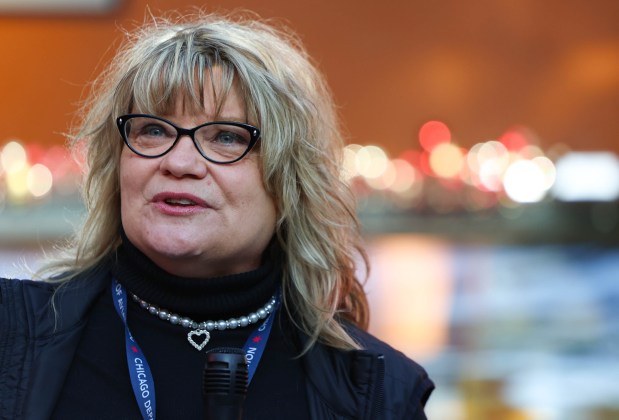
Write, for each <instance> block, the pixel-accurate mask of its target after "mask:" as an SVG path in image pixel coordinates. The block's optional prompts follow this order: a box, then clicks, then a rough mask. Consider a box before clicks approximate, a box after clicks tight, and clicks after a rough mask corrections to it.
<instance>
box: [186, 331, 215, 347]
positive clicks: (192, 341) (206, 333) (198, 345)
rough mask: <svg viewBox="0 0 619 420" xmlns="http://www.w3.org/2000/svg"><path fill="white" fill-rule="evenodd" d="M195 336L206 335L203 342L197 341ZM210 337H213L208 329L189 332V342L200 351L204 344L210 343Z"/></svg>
mask: <svg viewBox="0 0 619 420" xmlns="http://www.w3.org/2000/svg"><path fill="white" fill-rule="evenodd" d="M194 336H197V337H201V336H204V339H203V340H202V342H201V343H196V341H195V340H194V339H193V337H194ZM210 339H211V334H210V333H209V332H208V331H206V330H192V331H189V334H187V341H189V344H191V345H192V346H194V347H195V348H196V349H197V350H198V351H200V350H202V349H203V348H204V346H206V343H208V340H210Z"/></svg>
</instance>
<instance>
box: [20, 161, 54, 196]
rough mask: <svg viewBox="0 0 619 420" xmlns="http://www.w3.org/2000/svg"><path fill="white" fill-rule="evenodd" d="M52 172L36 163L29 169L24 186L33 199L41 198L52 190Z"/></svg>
mask: <svg viewBox="0 0 619 420" xmlns="http://www.w3.org/2000/svg"><path fill="white" fill-rule="evenodd" d="M52 183H53V177H52V172H51V171H50V170H49V169H48V168H47V166H45V165H42V164H40V163H37V164H35V165H33V166H32V168H30V170H29V171H28V174H27V175H26V185H27V188H28V191H29V192H30V194H32V195H33V196H34V197H42V196H44V195H46V194H47V193H49V191H50V190H51V189H52Z"/></svg>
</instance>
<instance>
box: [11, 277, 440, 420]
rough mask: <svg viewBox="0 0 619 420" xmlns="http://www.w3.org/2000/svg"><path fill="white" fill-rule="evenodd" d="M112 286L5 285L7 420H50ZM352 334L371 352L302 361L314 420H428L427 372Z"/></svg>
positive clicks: (91, 281)
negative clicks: (90, 318) (93, 315)
mask: <svg viewBox="0 0 619 420" xmlns="http://www.w3.org/2000/svg"><path fill="white" fill-rule="evenodd" d="M110 281H111V280H110V277H109V273H108V272H107V270H94V271H92V272H90V273H88V274H87V275H83V276H81V277H80V278H78V279H74V280H72V281H70V282H68V283H66V284H65V285H63V286H62V287H59V288H58V287H57V286H55V285H53V284H50V283H45V282H34V281H29V280H6V279H0V419H11V420H17V419H28V420H31V419H32V420H34V419H47V418H49V416H50V414H51V413H52V411H53V409H54V406H55V404H56V400H57V398H58V396H59V393H60V390H61V388H62V385H63V382H64V379H65V377H66V374H67V372H68V370H69V367H70V365H71V361H72V359H73V355H74V352H75V349H76V348H77V345H78V343H79V340H80V337H81V331H82V330H83V328H84V326H85V325H86V323H87V320H86V319H85V314H86V313H88V310H89V308H90V307H91V305H92V304H93V302H94V301H95V300H96V299H97V297H98V296H99V295H100V294H101V293H102V292H103V290H104V288H105V287H107V286H108V285H109V282H110ZM52 296H54V300H53V301H54V303H55V305H54V307H55V309H56V311H57V313H58V316H57V317H56V316H54V309H53V308H52V306H51V305H50V302H51V301H52V300H51V298H52ZM350 332H351V334H352V335H353V336H354V337H355V338H356V339H357V340H358V341H359V342H360V343H361V344H362V345H363V346H364V347H365V350H359V351H347V352H344V351H338V350H334V349H333V348H330V347H326V346H323V345H315V346H313V347H312V349H311V350H310V352H309V353H308V354H307V356H305V357H304V358H303V363H304V366H305V372H306V374H307V377H308V381H307V398H308V401H309V406H310V414H311V417H312V418H314V419H368V420H375V419H386V420H389V419H425V418H426V416H425V414H424V411H423V406H424V405H425V402H426V401H427V399H428V397H429V395H430V393H431V392H432V390H433V388H434V385H433V383H432V381H431V380H430V379H429V378H428V376H427V374H426V372H425V371H424V370H423V368H422V367H421V366H419V365H417V364H416V363H415V362H413V361H411V360H410V359H408V358H406V357H405V356H404V355H403V354H401V353H399V352H397V351H396V350H394V349H392V348H391V347H389V346H388V345H387V344H385V343H383V342H381V341H379V340H377V339H376V338H374V337H372V336H371V335H369V334H367V333H365V332H363V331H360V330H358V329H356V328H352V327H351V330H350Z"/></svg>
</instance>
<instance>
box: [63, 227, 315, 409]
mask: <svg viewBox="0 0 619 420" xmlns="http://www.w3.org/2000/svg"><path fill="white" fill-rule="evenodd" d="M275 254H276V253H275V252H273V249H271V250H270V251H267V254H266V255H265V258H264V264H263V265H262V266H261V267H259V268H258V269H256V270H254V271H250V272H247V273H242V274H235V275H231V276H225V277H218V278H211V279H189V278H181V277H177V276H173V275H171V274H169V273H166V272H164V271H163V270H161V269H160V268H158V267H157V266H156V265H155V264H153V263H152V262H151V261H150V260H149V259H148V258H147V257H146V256H144V255H143V254H142V253H141V252H140V251H139V250H137V249H136V248H135V247H134V246H133V245H132V244H131V243H130V242H129V241H128V240H127V239H126V237H124V238H123V245H122V246H121V247H120V248H119V249H118V250H117V253H116V255H115V256H114V257H113V258H112V259H111V262H110V288H108V289H107V290H106V292H105V293H103V294H102V295H101V297H100V298H99V299H98V300H97V301H96V303H95V305H94V306H93V308H92V310H91V312H90V315H89V317H88V320H86V321H85V322H87V325H86V328H85V330H84V334H83V336H82V339H81V341H80V344H79V346H78V348H77V350H76V354H75V357H74V359H73V363H72V365H71V369H70V370H69V373H68V376H67V379H66V381H65V384H64V387H63V390H62V393H61V395H60V396H59V399H58V403H57V405H56V408H55V411H54V415H53V418H54V419H81V418H88V419H120V418H122V419H140V418H141V414H140V411H139V409H138V406H137V403H136V400H135V397H134V395H133V389H132V387H131V382H130V379H129V373H128V367H127V361H126V354H125V335H124V334H125V330H124V326H123V323H122V321H121V319H120V318H119V316H118V315H117V313H116V311H115V309H114V305H113V301H112V293H111V280H112V276H115V277H116V278H117V279H118V281H119V282H120V283H122V284H123V285H124V286H125V288H126V290H127V292H128V293H133V294H135V295H137V296H139V297H140V298H141V299H143V300H145V301H147V302H149V303H151V304H153V305H157V306H158V307H160V308H162V309H166V310H168V311H170V312H173V313H176V314H179V315H181V316H184V317H189V318H191V319H193V320H195V321H197V322H200V321H205V320H220V319H229V318H232V317H240V316H243V315H247V314H249V313H250V312H254V311H256V310H257V309H258V308H261V307H262V306H264V304H265V303H267V302H268V301H269V299H270V297H271V296H272V295H273V293H274V291H275V290H276V288H277V286H278V284H279V282H280V277H281V275H280V269H279V264H278V259H277V256H276V255H275ZM283 312H284V311H283V310H280V311H278V313H277V315H278V316H277V317H276V318H275V322H274V324H273V329H272V331H271V335H270V337H269V341H268V344H267V347H266V350H265V352H264V354H263V356H262V359H261V360H260V363H259V365H258V368H257V370H256V374H255V376H254V378H253V380H252V382H251V384H250V386H249V390H248V394H247V398H246V400H245V404H244V410H243V419H256V420H257V419H267V418H268V419H292V418H294V419H305V418H308V414H307V409H306V407H307V400H306V395H305V384H304V375H303V371H302V367H301V363H300V362H299V360H298V359H297V358H296V356H298V353H299V349H298V347H297V346H295V345H294V340H293V339H292V338H291V337H292V334H290V331H289V330H290V328H291V327H290V323H289V322H285V321H283V319H282V318H283ZM127 319H128V325H129V328H130V330H131V333H132V334H133V337H134V338H135V339H136V341H137V342H138V343H139V345H140V347H141V349H142V351H143V352H144V355H145V357H146V358H147V360H148V363H149V365H150V368H151V371H152V375H153V377H154V382H155V390H156V403H157V418H159V419H164V420H165V419H200V420H202V419H204V410H203V406H202V384H201V381H202V372H203V368H204V363H205V352H206V351H208V350H209V349H212V348H215V347H238V348H242V347H243V345H244V344H245V341H246V340H247V337H248V336H249V334H250V333H251V332H252V331H253V330H254V329H255V328H256V324H254V325H250V326H248V327H245V328H237V329H234V330H225V331H212V332H211V338H210V341H209V342H208V344H207V346H206V347H205V348H204V349H203V350H202V351H197V350H196V349H195V348H193V347H192V346H191V345H190V344H189V342H188V341H187V333H188V331H189V330H188V329H186V328H183V327H182V326H180V325H173V324H171V323H169V322H167V321H163V320H161V319H159V318H158V317H156V316H153V315H151V314H150V313H149V312H148V311H147V310H145V309H143V308H142V307H141V306H139V304H137V303H136V302H134V301H133V299H131V298H129V299H128V308H127Z"/></svg>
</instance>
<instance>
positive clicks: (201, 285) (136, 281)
mask: <svg viewBox="0 0 619 420" xmlns="http://www.w3.org/2000/svg"><path fill="white" fill-rule="evenodd" d="M121 236H122V239H123V243H122V245H121V246H120V247H119V248H118V249H117V252H116V261H115V264H114V268H113V271H114V275H115V276H116V278H117V279H118V280H119V281H120V282H121V283H123V285H124V286H125V287H126V288H127V290H128V291H129V292H130V293H134V294H136V295H137V296H139V297H140V298H142V299H144V300H145V301H147V302H149V303H151V304H154V305H158V306H161V307H163V308H166V309H169V310H172V311H175V312H177V313H179V314H181V315H184V316H191V317H198V318H211V317H217V318H226V317H235V316H241V315H244V314H246V313H247V312H250V311H252V310H255V309H256V308H257V307H260V306H261V305H263V304H264V302H266V301H268V300H269V298H270V297H271V296H272V295H273V293H274V291H275V289H276V288H277V286H278V285H279V284H280V281H281V270H280V263H279V261H280V260H279V258H278V252H277V247H276V246H274V245H273V246H271V247H270V248H269V252H266V253H265V255H264V258H263V261H262V264H261V265H260V266H259V267H258V268H257V269H255V270H251V271H247V272H244V273H239V274H232V275H226V276H219V277H210V278H188V277H182V276H176V275H173V274H170V273H168V272H166V271H165V270H163V269H162V268H160V267H159V266H157V265H156V264H154V263H153V262H152V261H151V260H150V259H148V258H147V257H146V256H145V255H144V254H143V253H142V252H141V251H140V250H138V249H137V248H136V247H135V246H134V245H133V244H132V243H131V242H130V241H129V240H128V239H127V238H126V236H125V235H124V234H122V235H121Z"/></svg>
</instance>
